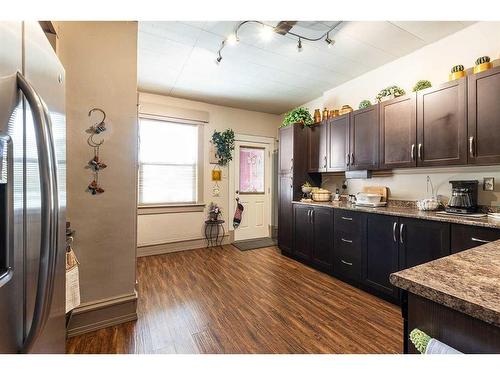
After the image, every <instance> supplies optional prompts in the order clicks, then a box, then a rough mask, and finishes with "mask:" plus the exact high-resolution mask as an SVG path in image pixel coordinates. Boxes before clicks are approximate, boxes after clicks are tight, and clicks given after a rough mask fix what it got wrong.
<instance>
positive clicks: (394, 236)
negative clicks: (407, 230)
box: [392, 221, 398, 242]
mask: <svg viewBox="0 0 500 375" xmlns="http://www.w3.org/2000/svg"><path fill="white" fill-rule="evenodd" d="M397 227H398V222H397V221H395V222H394V224H393V225H392V239H393V240H394V242H398V240H397V238H396V229H397Z"/></svg>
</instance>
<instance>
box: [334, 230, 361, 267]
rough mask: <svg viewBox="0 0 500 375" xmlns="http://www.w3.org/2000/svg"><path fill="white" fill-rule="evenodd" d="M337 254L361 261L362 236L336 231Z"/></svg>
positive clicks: (335, 247)
mask: <svg viewBox="0 0 500 375" xmlns="http://www.w3.org/2000/svg"><path fill="white" fill-rule="evenodd" d="M334 242H335V246H334V249H335V254H338V256H348V257H352V258H355V259H356V260H360V259H361V236H359V235H353V234H352V233H347V232H343V231H335V241H334Z"/></svg>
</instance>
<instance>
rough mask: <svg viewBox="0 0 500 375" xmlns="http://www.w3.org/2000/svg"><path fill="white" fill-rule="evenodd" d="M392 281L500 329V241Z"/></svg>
mask: <svg viewBox="0 0 500 375" xmlns="http://www.w3.org/2000/svg"><path fill="white" fill-rule="evenodd" d="M390 281H391V283H392V284H394V285H396V286H397V287H399V288H401V289H404V290H407V291H408V292H411V293H413V294H417V295H419V296H421V297H424V298H427V299H429V300H431V301H434V302H436V303H439V304H441V305H444V306H448V307H449V308H452V309H454V310H457V311H460V312H462V313H465V314H468V315H470V316H473V317H475V318H477V319H480V320H483V321H485V322H487V323H491V324H494V325H496V326H497V327H500V240H499V241H496V242H491V243H489V244H485V245H483V246H479V247H475V248H473V249H470V250H465V251H462V252H460V253H457V254H453V255H449V256H447V257H444V258H440V259H437V260H434V261H432V262H428V263H425V264H421V265H419V266H416V267H412V268H408V269H406V270H403V271H399V272H396V273H393V274H391V276H390Z"/></svg>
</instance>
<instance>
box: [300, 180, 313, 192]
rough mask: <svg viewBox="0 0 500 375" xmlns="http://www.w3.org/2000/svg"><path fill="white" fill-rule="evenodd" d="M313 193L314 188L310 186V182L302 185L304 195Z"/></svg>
mask: <svg viewBox="0 0 500 375" xmlns="http://www.w3.org/2000/svg"><path fill="white" fill-rule="evenodd" d="M311 191H312V186H311V184H310V183H309V182H307V181H306V182H304V183H303V184H302V192H303V193H304V194H309V193H310V192H311Z"/></svg>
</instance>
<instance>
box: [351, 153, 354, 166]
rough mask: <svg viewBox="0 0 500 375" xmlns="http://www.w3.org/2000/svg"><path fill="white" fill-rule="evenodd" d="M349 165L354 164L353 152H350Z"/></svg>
mask: <svg viewBox="0 0 500 375" xmlns="http://www.w3.org/2000/svg"><path fill="white" fill-rule="evenodd" d="M351 165H354V153H352V152H351Z"/></svg>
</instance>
